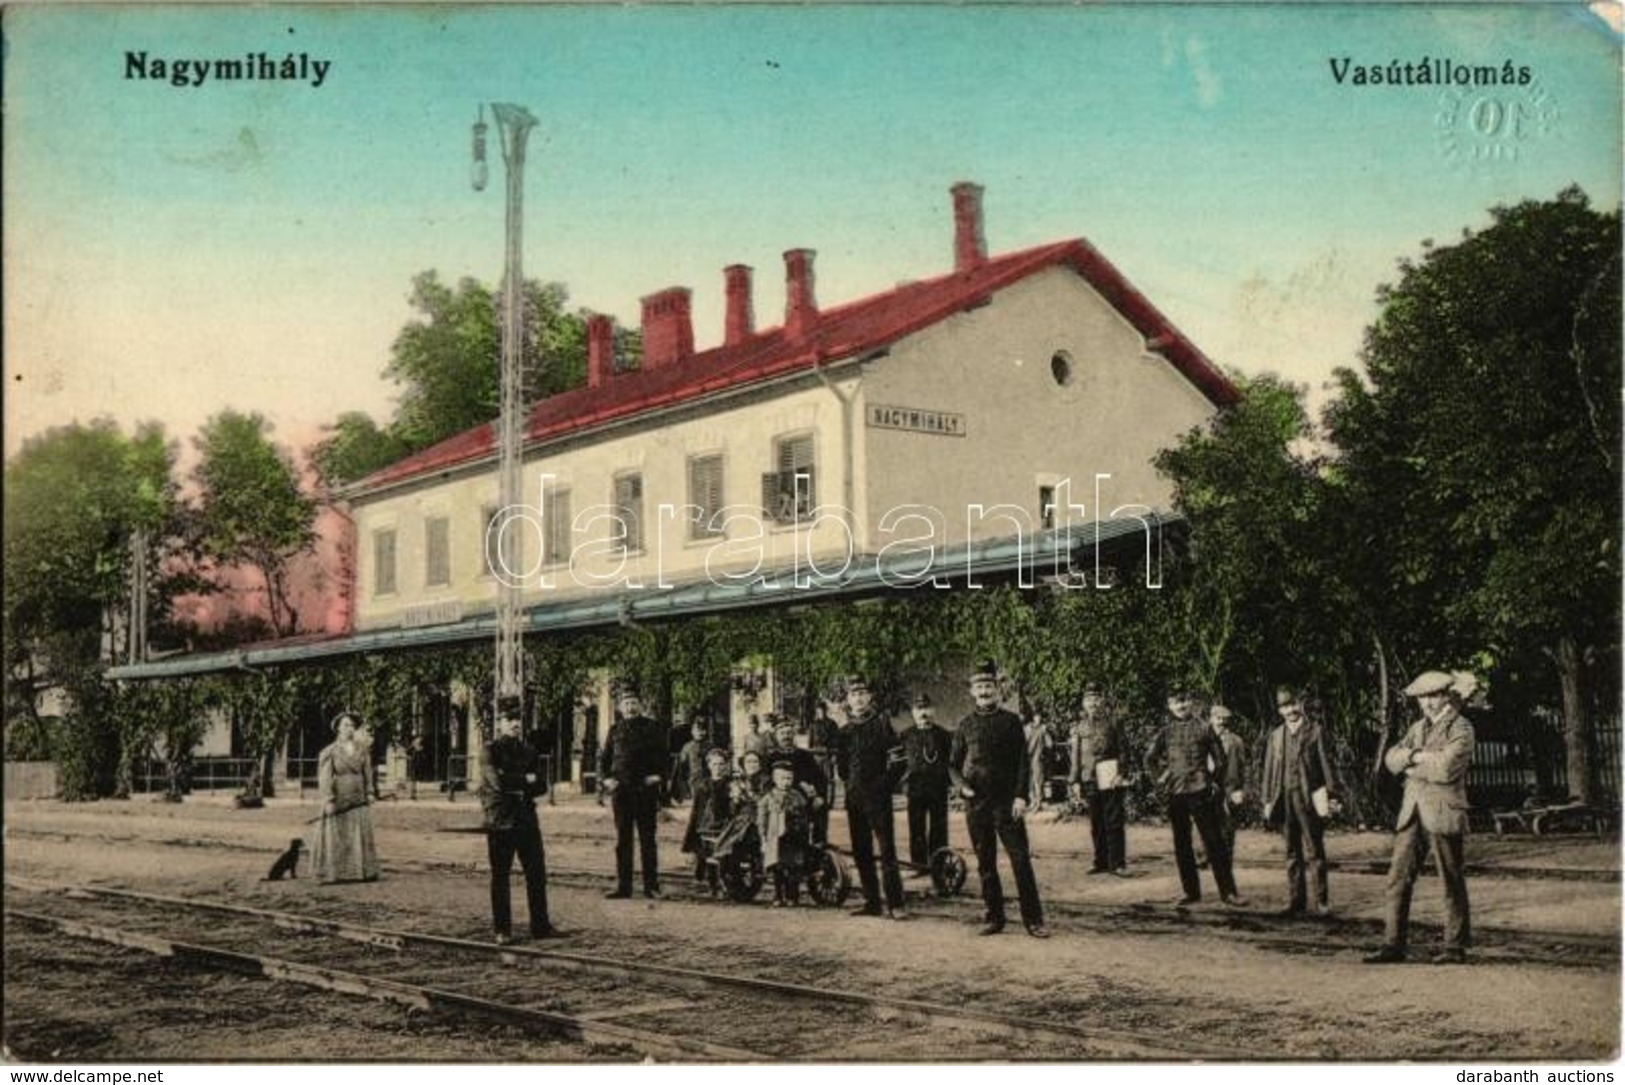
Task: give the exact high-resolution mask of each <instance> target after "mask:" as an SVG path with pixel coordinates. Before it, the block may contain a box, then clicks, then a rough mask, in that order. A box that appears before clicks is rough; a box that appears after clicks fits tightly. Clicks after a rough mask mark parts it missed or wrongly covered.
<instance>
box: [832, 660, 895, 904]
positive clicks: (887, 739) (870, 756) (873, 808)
mask: <svg viewBox="0 0 1625 1085" xmlns="http://www.w3.org/2000/svg"><path fill="white" fill-rule="evenodd" d="M838 746H839V750H840V756H839V759H838V761H837V766H838V768H839V770H840V773H841V779H842V780H843V781H844V782H845V784H846V821H847V826H848V827H849V828H850V829H851V831H852V862H853V863H854V864H856V866H857V868H858V880H859V881H860V882H861V883H862V885H863V905H862V907H860V908H858V909H856V910H855V911H853V913H852V914H853V915H860V916H861V915H875V916H877V915H882V914H884V915H885V916H887V917H888V918H891V919H907V918H908V914H907V913H906V912H904V910H903V875H902V872H901V870H899V869H898V866H897V827H896V822H895V820H894V819H893V817H892V802H891V796H892V790H893V789H894V788H895V787H896V786H897V781H898V779H899V778H900V777H901V775H902V771H903V741H902V739H900V738H898V737H897V732H896V731H895V730H893V729H892V725H891V720H890V719H888V718H887V717H886V716H885V715H884V714H883V713H881V712H878V711H876V710H875V703H874V694H872V693H871V692H870V691H869V682H868V680H867V679H866V678H864V677H863V676H862V675H852V676H850V677H848V678H847V680H846V723H845V725H844V726H843V727H842V728H841V731H840V734H839V737H838ZM876 844H879V846H880V877H879V878H876V877H875V845H876ZM882 885H884V888H885V892H886V901H885V907H884V910H883V909H882V907H881V899H880V893H881V888H882Z"/></svg>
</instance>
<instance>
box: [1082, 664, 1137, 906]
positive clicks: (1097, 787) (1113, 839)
mask: <svg viewBox="0 0 1625 1085" xmlns="http://www.w3.org/2000/svg"><path fill="white" fill-rule="evenodd" d="M1068 747H1069V754H1070V756H1069V757H1068V761H1069V762H1070V764H1069V767H1068V775H1069V777H1070V780H1071V784H1072V794H1073V796H1074V797H1076V798H1087V799H1088V802H1089V837H1090V842H1091V843H1092V844H1093V845H1094V852H1095V860H1094V865H1093V866H1091V867H1090V868H1089V873H1090V874H1116V875H1117V876H1118V877H1121V878H1126V877H1128V858H1127V850H1128V841H1127V832H1126V830H1125V827H1124V821H1125V818H1124V795H1125V787H1124V784H1125V781H1126V779H1127V774H1126V773H1124V772H1123V754H1124V751H1125V749H1126V744H1125V742H1124V741H1123V727H1122V725H1121V724H1120V723H1118V722H1117V717H1116V716H1115V715H1114V714H1113V713H1112V711H1111V710H1110V709H1109V708H1108V707H1107V705H1106V693H1105V691H1104V690H1103V689H1101V688H1100V686H1098V685H1096V684H1095V683H1093V682H1091V683H1089V684H1088V685H1087V686H1085V687H1084V690H1083V712H1082V714H1081V715H1079V716H1078V718H1077V719H1076V720H1075V721H1074V722H1073V724H1072V734H1071V736H1070V738H1069V739H1068Z"/></svg>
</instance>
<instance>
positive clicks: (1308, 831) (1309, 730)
mask: <svg viewBox="0 0 1625 1085" xmlns="http://www.w3.org/2000/svg"><path fill="white" fill-rule="evenodd" d="M1275 704H1276V712H1277V714H1278V715H1280V717H1281V722H1280V724H1279V725H1278V726H1277V727H1276V728H1275V729H1274V730H1272V731H1271V732H1270V737H1269V741H1268V743H1267V744H1266V746H1265V748H1264V784H1263V788H1262V789H1261V790H1260V791H1259V793H1258V798H1259V801H1260V802H1261V803H1263V806H1264V825H1265V827H1266V828H1270V829H1274V828H1280V829H1282V830H1284V832H1285V834H1286V854H1287V860H1286V880H1287V890H1288V901H1287V907H1286V911H1285V913H1284V914H1286V915H1298V914H1301V913H1303V912H1304V911H1305V910H1306V909H1307V908H1308V907H1309V904H1310V898H1311V897H1313V900H1314V909H1315V914H1316V915H1322V916H1324V915H1330V914H1331V904H1330V903H1329V901H1328V897H1327V891H1326V840H1325V832H1326V820H1325V815H1323V814H1322V813H1321V811H1320V810H1319V809H1317V808H1316V806H1315V792H1317V791H1322V790H1323V791H1324V792H1325V795H1324V796H1323V801H1324V802H1325V803H1327V805H1328V807H1329V805H1330V802H1331V800H1332V798H1333V797H1334V796H1335V795H1336V793H1337V780H1336V778H1335V777H1334V776H1333V775H1332V760H1331V758H1330V757H1328V756H1327V755H1326V741H1325V736H1324V733H1323V732H1322V730H1321V727H1320V725H1319V724H1318V723H1316V722H1315V721H1313V720H1311V719H1309V718H1308V716H1307V715H1306V714H1305V713H1304V710H1303V698H1302V697H1300V696H1299V695H1298V694H1297V693H1295V692H1293V691H1292V690H1289V689H1283V690H1280V691H1279V692H1278V693H1276V695H1275ZM1306 850H1307V852H1308V856H1307V861H1306V859H1305V854H1304V853H1305V851H1306ZM1306 875H1307V877H1306ZM1310 890H1313V892H1310Z"/></svg>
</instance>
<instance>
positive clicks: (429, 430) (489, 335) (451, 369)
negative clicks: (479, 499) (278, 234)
mask: <svg viewBox="0 0 1625 1085" xmlns="http://www.w3.org/2000/svg"><path fill="white" fill-rule="evenodd" d="M524 295H525V297H524V313H523V323H524V328H523V332H524V348H523V357H522V363H521V364H522V372H523V379H524V396H523V398H524V400H525V402H527V403H529V402H535V401H536V400H538V399H541V398H543V397H545V396H550V395H555V394H557V393H559V392H562V391H565V390H567V389H570V388H578V387H580V386H581V385H583V384H585V383H586V379H587V313H586V312H585V311H582V310H577V311H575V312H569V311H567V310H566V303H567V301H568V299H569V293H568V291H567V290H566V289H565V288H564V286H562V285H561V284H559V283H541V282H537V281H535V280H529V281H527V282H526V283H525V290H524ZM411 304H412V308H413V309H414V310H415V312H416V315H415V316H414V317H413V318H412V319H411V320H410V321H408V322H407V324H406V326H405V327H403V328H402V329H401V331H400V334H399V335H397V336H396V338H395V343H394V346H393V347H392V348H391V353H390V360H389V364H388V365H387V366H385V368H384V374H383V375H384V376H385V377H386V378H388V379H389V380H391V381H393V382H394V383H395V384H396V385H398V386H399V388H400V390H401V392H400V401H399V403H398V405H397V406H396V409H395V414H394V417H393V418H391V419H390V420H389V422H387V423H385V424H383V425H380V424H379V423H377V422H376V421H374V420H373V419H372V418H370V417H369V416H367V415H365V414H360V413H358V412H349V413H346V414H344V415H341V416H340V417H339V419H338V421H337V422H336V423H334V426H333V433H332V435H331V436H329V437H327V438H324V439H323V440H322V441H321V442H319V443H318V444H317V445H316V446H314V447H313V448H312V449H311V461H312V462H313V463H314V464H315V465H316V468H317V470H318V472H319V473H320V474H321V477H322V480H323V482H324V483H325V484H326V485H328V486H339V485H342V484H344V483H348V482H354V481H356V480H357V479H360V478H364V477H365V476H367V475H369V474H371V473H372V472H374V471H377V470H380V469H381V468H384V467H387V466H388V465H389V464H391V463H394V462H395V461H396V460H398V459H400V458H402V457H404V456H408V455H410V454H412V453H413V452H417V451H420V450H422V449H425V448H428V447H429V446H430V445H433V444H435V443H437V442H439V441H443V440H445V439H446V438H447V437H451V436H453V435H455V434H458V433H461V432H463V431H464V430H468V429H472V428H474V427H475V426H482V425H485V424H486V423H488V422H490V421H491V420H492V419H494V418H496V417H497V415H498V413H499V412H500V410H501V380H500V360H501V356H502V325H501V318H502V295H501V293H500V291H498V290H495V289H493V288H491V287H489V286H486V285H485V284H484V283H481V282H479V281H477V280H475V279H470V278H465V279H462V280H460V281H459V282H458V283H457V285H456V287H451V286H448V285H446V284H445V283H444V282H442V281H441V279H440V276H439V275H438V274H437V273H435V272H433V271H425V272H423V273H421V274H420V275H418V276H417V277H416V278H414V279H413V280H412V294H411ZM641 354H642V336H641V335H640V333H639V332H637V331H636V330H633V329H617V330H616V332H615V355H616V358H617V359H618V363H617V364H618V365H619V366H620V367H621V368H631V367H633V366H635V365H636V362H637V360H638V358H639V357H640V356H641Z"/></svg>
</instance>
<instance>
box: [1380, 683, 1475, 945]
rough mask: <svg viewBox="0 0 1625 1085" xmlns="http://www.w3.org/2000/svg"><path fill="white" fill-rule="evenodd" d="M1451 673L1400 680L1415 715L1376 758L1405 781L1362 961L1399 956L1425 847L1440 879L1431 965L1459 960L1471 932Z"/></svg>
mask: <svg viewBox="0 0 1625 1085" xmlns="http://www.w3.org/2000/svg"><path fill="white" fill-rule="evenodd" d="M1456 681H1457V679H1456V678H1455V677H1454V676H1452V675H1449V674H1445V673H1443V672H1442V671H1428V672H1427V673H1426V674H1423V675H1422V676H1420V677H1419V678H1417V679H1416V681H1414V682H1412V683H1411V684H1410V685H1409V686H1406V687H1405V696H1407V697H1414V698H1416V700H1417V702H1418V704H1419V705H1420V707H1421V709H1422V718H1421V719H1419V720H1417V721H1416V722H1415V723H1413V724H1411V726H1410V728H1409V729H1408V730H1406V732H1405V737H1404V738H1402V739H1400V740H1399V743H1398V745H1396V746H1394V747H1393V748H1392V749H1390V750H1389V751H1388V753H1387V754H1386V755H1385V756H1384V757H1383V764H1384V765H1385V766H1386V767H1387V769H1388V771H1389V772H1391V773H1393V774H1394V775H1395V776H1399V777H1401V778H1403V779H1404V781H1405V798H1404V800H1403V801H1402V802H1401V803H1400V807H1399V820H1398V822H1397V823H1396V826H1397V828H1398V832H1397V834H1396V835H1395V836H1394V861H1393V864H1392V865H1391V866H1390V867H1389V868H1388V912H1387V917H1386V923H1385V930H1384V937H1383V944H1382V947H1381V948H1380V949H1378V950H1377V951H1376V952H1375V953H1372V954H1371V955H1370V956H1368V957H1366V958H1365V962H1366V963H1367V964H1392V963H1395V962H1398V961H1403V960H1404V959H1405V949H1406V941H1407V935H1408V934H1409V928H1410V918H1411V891H1412V890H1413V889H1415V887H1416V876H1417V874H1418V873H1420V872H1421V869H1422V859H1423V856H1424V855H1425V854H1426V852H1427V850H1428V848H1429V846H1430V845H1431V847H1432V849H1433V860H1434V862H1435V863H1437V864H1438V866H1439V881H1441V882H1442V883H1444V901H1445V930H1444V950H1443V952H1441V953H1439V954H1437V955H1436V956H1435V957H1434V958H1433V963H1434V964H1464V963H1465V962H1466V960H1467V946H1468V943H1469V942H1470V941H1471V938H1472V931H1471V925H1470V922H1469V919H1468V910H1467V865H1466V863H1467V859H1466V849H1465V844H1466V836H1467V766H1468V765H1469V764H1470V763H1471V762H1472V759H1473V725H1472V724H1471V723H1469V722H1467V717H1466V716H1464V715H1462V712H1461V702H1460V700H1459V699H1458V697H1457V695H1456V693H1455V692H1454V690H1453V689H1452V686H1453V685H1454V684H1455V683H1456Z"/></svg>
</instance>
